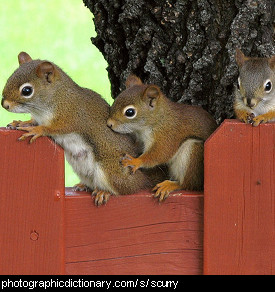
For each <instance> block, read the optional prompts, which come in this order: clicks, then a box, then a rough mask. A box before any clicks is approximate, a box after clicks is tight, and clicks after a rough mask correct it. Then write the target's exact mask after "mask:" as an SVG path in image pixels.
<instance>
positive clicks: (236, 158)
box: [204, 120, 275, 274]
mask: <svg viewBox="0 0 275 292" xmlns="http://www.w3.org/2000/svg"><path fill="white" fill-rule="evenodd" d="M204 195H205V209H204V222H205V225H204V273H205V274H275V270H274V266H275V241H274V239H275V124H274V123H270V124H262V125H260V126H258V127H252V126H251V125H247V124H244V123H240V122H238V121H235V120H234V121H232V120H226V121H225V122H224V123H223V124H222V125H221V126H220V127H219V129H218V130H217V131H216V133H215V134H214V135H213V136H212V137H211V138H210V139H209V140H208V141H207V142H206V146H205V189H204Z"/></svg>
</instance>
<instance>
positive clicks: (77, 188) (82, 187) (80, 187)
mask: <svg viewBox="0 0 275 292" xmlns="http://www.w3.org/2000/svg"><path fill="white" fill-rule="evenodd" d="M73 189H74V191H76V192H92V190H91V189H90V188H89V187H88V186H86V185H85V184H82V183H79V184H76V185H74V187H73Z"/></svg>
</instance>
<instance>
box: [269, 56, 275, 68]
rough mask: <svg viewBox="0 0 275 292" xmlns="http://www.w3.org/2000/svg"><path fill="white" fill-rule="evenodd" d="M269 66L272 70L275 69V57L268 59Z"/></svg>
mask: <svg viewBox="0 0 275 292" xmlns="http://www.w3.org/2000/svg"><path fill="white" fill-rule="evenodd" d="M268 63H269V66H270V68H271V69H272V70H274V68H275V55H273V56H272V57H271V58H269V59H268Z"/></svg>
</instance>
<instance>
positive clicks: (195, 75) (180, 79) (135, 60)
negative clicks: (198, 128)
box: [83, 0, 275, 122]
mask: <svg viewBox="0 0 275 292" xmlns="http://www.w3.org/2000/svg"><path fill="white" fill-rule="evenodd" d="M83 1H84V3H85V5H86V6H87V7H88V8H89V9H90V10H91V12H92V13H93V15H94V23H95V28H96V32H97V37H95V38H92V42H93V44H94V45H96V46H97V47H98V49H99V50H100V51H101V52H102V54H103V56H104V57H105V59H106V60H107V62H108V64H109V66H108V68H107V70H108V73H109V78H110V82H111V91H112V96H113V98H115V97H116V96H117V95H118V94H119V92H120V91H121V90H123V89H124V82H125V79H126V77H127V76H128V75H129V74H130V73H135V74H136V75H138V76H139V77H140V78H141V79H142V80H143V81H144V82H146V83H155V84H157V85H159V86H160V87H161V89H162V90H163V92H164V93H165V94H166V95H167V97H169V98H170V99H172V100H174V101H178V102H183V103H188V104H199V105H202V106H203V107H204V108H205V109H207V110H208V111H209V112H210V113H212V114H213V115H214V116H215V118H216V120H217V121H218V122H221V121H222V120H223V119H224V118H231V117H233V109H232V101H233V89H234V85H235V81H236V78H237V75H238V70H237V65H236V64H235V57H234V56H235V48H236V47H239V48H241V49H242V50H243V52H244V53H245V54H247V55H250V56H270V55H272V54H275V48H274V14H275V13H274V0H255V1H253V0H248V1H243V0H235V1H233V0H230V1H219V0H193V1H191V0H167V1H164V0H139V1H136V0H113V1H108V0H83Z"/></svg>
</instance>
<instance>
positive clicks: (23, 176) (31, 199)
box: [0, 128, 64, 274]
mask: <svg viewBox="0 0 275 292" xmlns="http://www.w3.org/2000/svg"><path fill="white" fill-rule="evenodd" d="M20 135H22V132H19V131H10V130H6V129H3V128H2V129H0V161H1V166H0V222H1V224H0V274H60V273H64V246H63V241H64V232H63V217H64V214H63V212H64V208H63V206H64V156H63V150H62V149H61V148H59V147H58V146H56V145H54V144H53V143H52V142H51V141H50V140H49V139H48V138H40V139H38V140H37V141H36V142H35V143H33V144H29V143H28V142H27V141H23V142H19V141H17V138H18V137H19V136H20Z"/></svg>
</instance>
